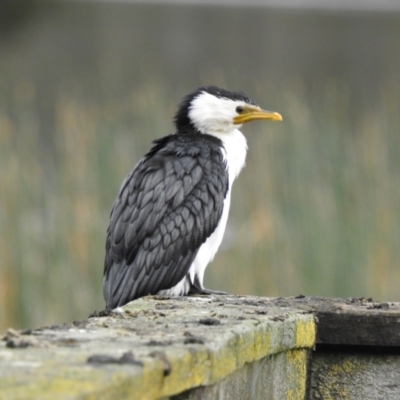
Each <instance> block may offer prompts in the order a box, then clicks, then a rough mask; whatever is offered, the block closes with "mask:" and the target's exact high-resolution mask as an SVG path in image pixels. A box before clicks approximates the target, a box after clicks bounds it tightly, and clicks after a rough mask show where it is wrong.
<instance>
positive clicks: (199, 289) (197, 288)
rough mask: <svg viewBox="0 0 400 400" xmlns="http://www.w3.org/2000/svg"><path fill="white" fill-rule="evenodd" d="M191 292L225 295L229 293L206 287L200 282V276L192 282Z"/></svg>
mask: <svg viewBox="0 0 400 400" xmlns="http://www.w3.org/2000/svg"><path fill="white" fill-rule="evenodd" d="M189 294H203V295H208V296H209V295H212V294H215V295H225V294H228V293H226V292H221V291H219V290H210V289H206V288H204V287H203V286H202V285H201V283H200V282H199V278H198V277H197V276H196V277H195V278H194V282H193V283H191V284H190V289H189Z"/></svg>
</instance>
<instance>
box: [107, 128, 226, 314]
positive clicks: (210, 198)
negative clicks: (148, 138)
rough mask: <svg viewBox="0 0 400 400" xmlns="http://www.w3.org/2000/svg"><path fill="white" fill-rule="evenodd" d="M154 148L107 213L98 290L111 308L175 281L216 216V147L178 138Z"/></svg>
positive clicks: (219, 188) (219, 202)
mask: <svg viewBox="0 0 400 400" xmlns="http://www.w3.org/2000/svg"><path fill="white" fill-rule="evenodd" d="M154 143H155V146H154V147H153V148H152V149H151V150H150V151H149V152H148V153H147V154H146V155H145V156H144V158H143V159H142V160H141V161H140V162H139V164H138V165H137V166H136V167H135V168H134V170H133V171H132V172H131V173H130V174H129V175H128V176H127V177H126V179H125V181H124V182H123V184H122V187H121V190H120V192H119V194H118V197H117V198H116V200H115V201H114V204H113V207H112V211H111V220H110V225H109V227H108V231H107V242H106V258H105V265H104V286H103V291H104V298H105V300H106V307H107V308H109V309H112V308H115V307H118V306H122V305H124V304H126V303H128V302H129V301H131V300H134V299H136V298H138V297H141V296H146V295H148V294H156V293H157V292H158V291H160V290H163V289H169V288H171V287H173V286H175V285H176V284H177V283H179V282H180V281H181V280H182V279H183V278H184V277H185V275H186V273H187V272H188V270H189V268H190V266H191V264H192V262H193V260H194V259H195V257H196V254H197V251H198V249H199V247H200V246H201V244H202V243H204V242H205V241H206V239H207V238H208V237H209V236H210V235H211V234H212V233H213V232H214V230H215V229H216V227H217V225H218V221H219V219H220V218H221V215H222V210H223V205H224V199H225V196H226V193H227V190H228V172H227V168H226V162H225V160H224V158H223V155H222V152H221V147H222V142H221V141H220V140H219V139H217V138H214V137H213V136H209V135H202V134H185V135H180V134H176V135H170V136H166V137H164V138H162V139H159V140H157V141H155V142H154Z"/></svg>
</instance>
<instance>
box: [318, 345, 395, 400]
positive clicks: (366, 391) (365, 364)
mask: <svg viewBox="0 0 400 400" xmlns="http://www.w3.org/2000/svg"><path fill="white" fill-rule="evenodd" d="M311 370H312V374H311V376H312V378H311V395H310V399H311V400H342V399H343V400H359V399H363V400H392V399H393V400H395V399H400V352H399V351H398V350H393V349H390V350H389V349H386V350H385V351H380V352H377V351H376V349H372V350H371V349H369V350H368V349H363V351H360V349H356V348H350V349H344V348H342V349H335V350H334V351H332V349H327V350H324V351H317V352H315V353H314V354H313V362H312V367H311Z"/></svg>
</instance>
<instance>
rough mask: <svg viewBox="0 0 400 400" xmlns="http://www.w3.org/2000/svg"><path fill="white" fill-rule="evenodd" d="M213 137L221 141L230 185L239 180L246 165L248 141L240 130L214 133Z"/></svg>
mask: <svg viewBox="0 0 400 400" xmlns="http://www.w3.org/2000/svg"><path fill="white" fill-rule="evenodd" d="M211 135H212V136H215V137H217V138H218V139H220V140H221V142H222V144H223V146H224V150H223V154H224V158H225V160H226V162H227V168H228V171H229V185H232V183H233V181H234V180H235V179H236V178H237V176H238V175H239V173H240V171H241V170H242V169H243V167H244V166H245V164H246V154H247V140H246V138H245V137H244V136H243V134H242V132H240V131H239V130H238V129H232V130H231V131H229V132H223V133H221V132H213V133H211Z"/></svg>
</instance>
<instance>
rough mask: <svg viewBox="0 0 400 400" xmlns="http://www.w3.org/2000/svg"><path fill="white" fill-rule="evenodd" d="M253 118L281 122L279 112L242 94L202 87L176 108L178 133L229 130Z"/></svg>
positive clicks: (222, 131) (227, 131)
mask: <svg viewBox="0 0 400 400" xmlns="http://www.w3.org/2000/svg"><path fill="white" fill-rule="evenodd" d="M256 120H269V121H282V117H281V115H280V114H278V113H276V112H271V111H265V110H262V109H261V108H260V107H259V106H257V105H256V104H255V103H254V101H253V100H251V99H249V98H248V97H247V96H245V95H244V94H242V93H238V92H229V91H227V90H224V89H219V88H217V87H215V86H204V87H200V88H198V89H197V90H195V91H194V92H193V93H190V94H189V95H187V96H186V97H185V98H184V99H183V101H182V102H181V104H180V105H179V107H178V111H177V113H176V115H175V120H174V121H175V125H176V128H177V131H178V132H182V133H185V132H200V133H209V134H213V133H229V132H231V131H232V130H234V129H237V128H240V127H241V126H242V124H244V123H246V122H250V121H256Z"/></svg>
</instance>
